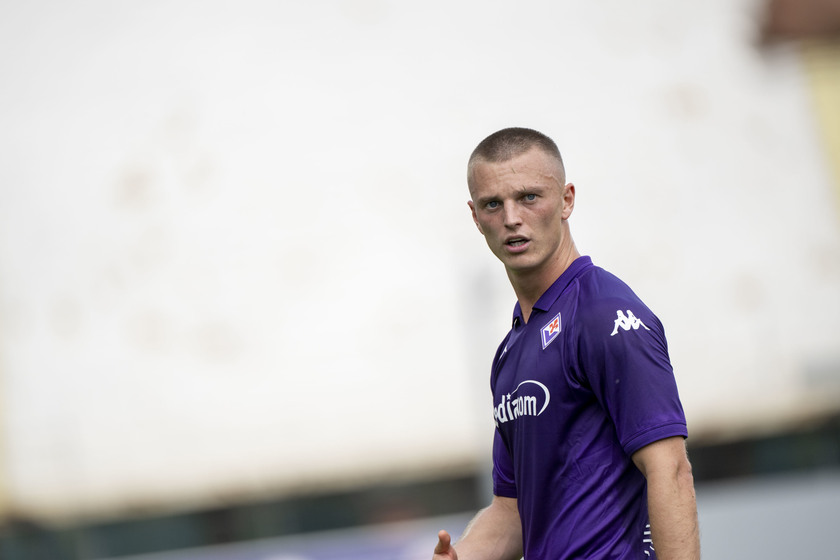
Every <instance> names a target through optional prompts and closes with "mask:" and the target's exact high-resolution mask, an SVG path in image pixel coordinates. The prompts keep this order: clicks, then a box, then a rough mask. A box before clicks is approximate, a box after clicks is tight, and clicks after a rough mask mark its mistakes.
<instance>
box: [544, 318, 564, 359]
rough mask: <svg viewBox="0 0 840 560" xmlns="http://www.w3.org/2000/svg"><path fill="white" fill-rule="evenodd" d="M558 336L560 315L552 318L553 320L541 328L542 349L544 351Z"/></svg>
mask: <svg viewBox="0 0 840 560" xmlns="http://www.w3.org/2000/svg"><path fill="white" fill-rule="evenodd" d="M558 334H560V314H559V313H558V314H557V315H555V316H554V319H552V320H551V321H549V322H548V324H547V325H545V326H544V327H543V328H542V347H543V350H545V349H546V348H547V347H548V345H549V344H551V343H552V342H554V339H555V338H557V335H558Z"/></svg>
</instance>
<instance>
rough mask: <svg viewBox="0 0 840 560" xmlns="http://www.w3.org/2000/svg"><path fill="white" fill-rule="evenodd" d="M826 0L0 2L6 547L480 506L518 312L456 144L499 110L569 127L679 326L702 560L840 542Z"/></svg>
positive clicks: (393, 521)
mask: <svg viewBox="0 0 840 560" xmlns="http://www.w3.org/2000/svg"><path fill="white" fill-rule="evenodd" d="M819 10H823V11H822V12H821V11H819ZM837 12H838V8H837V2H832V1H826V2H809V1H803V2H790V1H781V0H779V1H774V2H768V1H761V0H737V1H732V0H712V1H708V2H702V3H701V2H692V3H688V2H682V3H675V2H670V1H666V0H643V1H641V2H636V3H633V5H632V6H630V5H628V4H627V3H625V2H619V1H617V0H599V1H597V2H591V1H582V0H581V1H561V2H547V1H536V0H533V1H526V2H518V3H516V4H514V3H506V2H477V1H463V2H439V1H432V2H423V3H415V2H411V3H405V2H396V1H389V0H344V1H339V0H333V1H324V2H317V3H316V2H313V3H303V2H291V1H280V2H276V1H257V0H251V1H245V2H236V3H234V2H223V1H218V0H216V1H206V2H197V1H174V2H164V1H145V2H139V1H134V0H126V1H123V2H106V1H104V0H90V1H75V2H50V1H44V0H41V1H35V2H27V3H16V2H10V1H0V123H2V126H1V127H0V154H2V156H0V450H2V453H0V557H2V558H4V559H6V558H9V559H14V560H21V559H30V558H32V559H34V558H39V559H40V558H44V559H51V560H52V559H58V560H60V559H63V558H67V559H71V558H79V559H94V558H96V559H105V558H129V557H131V558H137V559H139V558H143V559H144V560H145V559H151V558H156V559H159V560H164V559H165V560H170V559H172V560H175V559H178V560H182V559H183V560H187V559H189V560H210V559H215V558H242V559H243V560H244V559H249V560H250V559H253V560H256V559H260V560H280V559H283V560H292V559H294V560H328V559H338V558H343V559H354V558H366V559H367V560H370V559H371V558H383V559H384V558H391V559H397V560H408V559H409V558H412V559H413V558H426V557H428V556H429V552H430V550H431V547H432V546H433V544H434V534H435V531H436V530H437V529H438V528H440V526H445V527H446V528H450V529H451V530H452V531H453V532H458V530H459V529H460V527H462V526H463V524H464V523H465V522H466V519H467V518H466V517H465V514H466V513H467V512H470V511H472V510H474V509H475V508H477V507H479V506H480V505H482V504H483V503H484V502H485V501H486V500H487V499H488V494H489V483H488V470H487V469H488V457H489V443H490V431H491V430H492V418H491V415H490V414H489V411H490V406H491V405H490V397H489V392H488V390H487V378H486V375H487V366H488V362H489V358H490V356H492V353H493V351H494V349H495V345H496V343H497V342H498V340H499V339H500V337H501V336H502V335H503V333H504V332H505V330H506V328H507V321H508V318H509V313H510V307H511V304H512V293H511V291H510V288H509V286H508V285H507V283H506V280H505V278H504V274H503V272H502V270H501V269H500V267H499V265H498V264H497V263H496V262H494V260H493V257H492V256H491V255H490V254H489V252H488V251H487V250H486V248H485V247H484V245H483V241H482V239H481V237H480V236H479V235H478V234H477V233H476V232H475V230H474V226H473V225H472V223H471V221H470V218H469V214H468V210H467V208H466V204H465V201H466V198H467V194H466V187H465V185H464V162H465V160H466V157H467V156H468V154H469V152H470V150H471V148H472V147H473V146H474V145H475V143H476V142H477V141H478V140H480V139H481V138H483V137H484V136H485V135H486V134H488V133H489V132H492V131H493V130H496V129H498V128H501V127H504V126H512V125H517V126H531V127H534V128H537V129H540V130H542V131H544V132H546V133H548V134H550V135H551V136H553V137H554V138H555V140H557V142H558V144H559V145H560V148H561V151H562V152H563V154H564V157H565V159H566V163H567V171H568V176H569V179H570V180H571V181H573V182H574V183H575V184H576V185H577V188H578V204H577V208H576V211H575V215H574V216H573V218H572V220H573V228H574V232H575V237H576V241H577V243H578V246H579V248H580V249H581V251H582V252H583V253H585V254H590V255H592V256H593V258H594V259H595V261H596V263H598V264H600V265H601V266H604V267H605V268H607V269H609V270H611V271H613V272H615V273H617V274H618V275H619V276H621V277H623V278H624V279H626V280H627V281H628V282H629V283H630V284H631V285H632V286H633V287H634V289H635V290H636V291H637V292H638V293H639V294H640V296H641V297H642V298H643V299H645V300H646V301H647V303H648V304H649V305H650V306H651V307H652V308H653V309H654V310H655V311H656V312H657V314H658V315H659V316H660V318H661V319H662V320H663V323H664V324H665V326H666V329H667V333H668V337H669V343H670V346H671V350H672V358H673V361H674V365H675V369H676V372H677V376H678V381H679V384H680V388H681V393H682V396H683V400H684V404H685V407H686V412H687V415H688V417H689V422H690V431H691V437H690V440H689V441H690V450H691V456H692V461H693V463H694V466H695V474H696V477H697V484H698V501H699V505H700V517H701V524H702V538H703V546H704V548H705V551H706V554H707V555H708V556H709V557H711V558H727V557H756V558H758V557H760V558H763V559H773V558H787V557H791V556H794V557H801V556H804V557H814V558H816V557H829V556H830V554H829V552H828V551H830V550H833V549H831V548H829V547H830V546H832V545H831V543H830V541H829V539H830V538H831V536H832V533H833V527H834V525H835V523H834V521H836V519H837V518H839V517H840V326H838V317H840V109H838V108H840V50H838V49H840V47H838V41H840V32H838V28H839V27H840V25H838V22H839V21H840V17H838V16H837ZM377 555H378V556H377Z"/></svg>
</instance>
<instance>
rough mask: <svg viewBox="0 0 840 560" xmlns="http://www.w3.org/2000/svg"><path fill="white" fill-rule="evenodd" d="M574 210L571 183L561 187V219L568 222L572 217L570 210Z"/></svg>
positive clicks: (573, 187)
mask: <svg viewBox="0 0 840 560" xmlns="http://www.w3.org/2000/svg"><path fill="white" fill-rule="evenodd" d="M574 209H575V185H574V184H573V183H566V186H565V187H563V213H562V216H563V219H564V220H568V219H569V216H571V215H572V210H574Z"/></svg>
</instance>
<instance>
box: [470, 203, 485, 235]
mask: <svg viewBox="0 0 840 560" xmlns="http://www.w3.org/2000/svg"><path fill="white" fill-rule="evenodd" d="M467 206H469V207H470V212H471V213H472V219H473V222H475V227H477V228H478V232H479V233H480V234H481V235H484V232H483V231H482V230H481V224H479V223H478V216H476V215H475V204H474V203H473V201H472V200H468V201H467Z"/></svg>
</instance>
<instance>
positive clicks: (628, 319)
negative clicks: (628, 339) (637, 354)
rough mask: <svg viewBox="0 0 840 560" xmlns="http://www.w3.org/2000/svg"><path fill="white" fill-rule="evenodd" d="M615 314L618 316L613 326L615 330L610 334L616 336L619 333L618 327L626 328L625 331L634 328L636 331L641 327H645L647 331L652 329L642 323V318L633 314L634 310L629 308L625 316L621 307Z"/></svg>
mask: <svg viewBox="0 0 840 560" xmlns="http://www.w3.org/2000/svg"><path fill="white" fill-rule="evenodd" d="M615 314H616V315H617V316H618V318H617V319H616V320H615V328H613V332H612V333H610V336H615V335H616V334H617V333H618V329H620V328H621V329H624V330H625V331H629V330H630V329H633V330H634V331H637V330H639V327H644V329H645V330H646V331H649V330H650V329H649V328H647V326H646V325H645V324H644V323H642V320H641V319H639V318H638V317H636V316H635V315H633V312H632V311H630V310H629V309H628V310H627V315H626V316H625V315H624V313H623V312H622V311H621V309H619V310H617V311H616V312H615Z"/></svg>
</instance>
